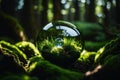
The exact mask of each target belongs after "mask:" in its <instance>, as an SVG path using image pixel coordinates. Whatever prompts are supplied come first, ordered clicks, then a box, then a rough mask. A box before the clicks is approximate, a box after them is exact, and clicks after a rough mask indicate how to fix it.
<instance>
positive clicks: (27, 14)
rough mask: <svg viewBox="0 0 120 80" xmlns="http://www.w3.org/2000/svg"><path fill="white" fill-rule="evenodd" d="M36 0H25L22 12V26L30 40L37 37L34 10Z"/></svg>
mask: <svg viewBox="0 0 120 80" xmlns="http://www.w3.org/2000/svg"><path fill="white" fill-rule="evenodd" d="M33 1H34V0H24V6H23V9H22V11H21V24H22V26H23V27H24V29H25V32H26V34H27V36H28V38H29V39H30V40H32V39H34V38H35V37H36V26H37V25H36V22H35V16H34V10H33Z"/></svg>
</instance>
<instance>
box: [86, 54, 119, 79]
mask: <svg viewBox="0 0 120 80" xmlns="http://www.w3.org/2000/svg"><path fill="white" fill-rule="evenodd" d="M119 72H120V54H118V55H113V56H112V57H110V58H108V59H107V60H106V61H105V62H104V63H103V65H102V68H101V69H99V70H97V72H95V73H94V74H92V75H91V76H89V78H88V79H89V80H118V79H120V75H119Z"/></svg>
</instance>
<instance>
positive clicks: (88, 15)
mask: <svg viewBox="0 0 120 80" xmlns="http://www.w3.org/2000/svg"><path fill="white" fill-rule="evenodd" d="M85 5H86V6H85V7H86V12H85V19H86V21H88V22H96V17H95V0H90V1H88V0H86V3H85Z"/></svg>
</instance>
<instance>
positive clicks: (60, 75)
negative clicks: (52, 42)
mask: <svg viewBox="0 0 120 80" xmlns="http://www.w3.org/2000/svg"><path fill="white" fill-rule="evenodd" d="M36 58H37V59H36ZM36 58H35V57H34V58H32V59H31V60H30V61H32V63H31V65H29V69H28V73H29V74H30V76H35V77H38V78H39V79H40V80H82V79H83V76H84V74H83V73H78V72H74V71H71V70H67V69H63V68H61V67H59V66H56V65H54V64H51V63H50V62H48V61H46V60H43V59H41V58H39V61H38V57H36ZM33 59H36V60H37V61H35V60H33Z"/></svg>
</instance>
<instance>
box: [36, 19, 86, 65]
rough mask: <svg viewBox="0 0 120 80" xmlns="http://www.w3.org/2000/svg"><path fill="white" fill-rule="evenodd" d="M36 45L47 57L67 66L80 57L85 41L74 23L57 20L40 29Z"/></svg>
mask: <svg viewBox="0 0 120 80" xmlns="http://www.w3.org/2000/svg"><path fill="white" fill-rule="evenodd" d="M36 45H37V48H38V49H39V51H41V52H42V56H43V57H44V58H45V59H47V60H49V61H51V62H53V63H55V64H58V65H60V66H61V65H62V66H65V65H68V64H71V63H73V62H75V61H76V60H77V58H79V56H80V53H81V52H82V50H83V45H84V43H83V40H82V35H81V33H80V32H79V30H77V27H76V26H75V25H74V24H72V23H70V22H67V21H55V22H51V23H48V24H47V25H46V26H44V27H43V29H42V30H40V32H39V34H38V36H37V41H36Z"/></svg>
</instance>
